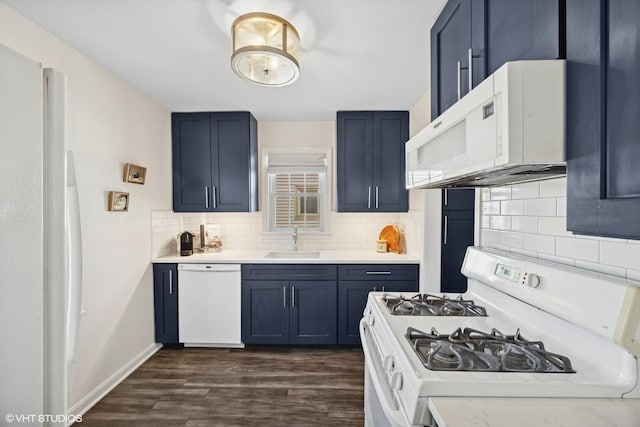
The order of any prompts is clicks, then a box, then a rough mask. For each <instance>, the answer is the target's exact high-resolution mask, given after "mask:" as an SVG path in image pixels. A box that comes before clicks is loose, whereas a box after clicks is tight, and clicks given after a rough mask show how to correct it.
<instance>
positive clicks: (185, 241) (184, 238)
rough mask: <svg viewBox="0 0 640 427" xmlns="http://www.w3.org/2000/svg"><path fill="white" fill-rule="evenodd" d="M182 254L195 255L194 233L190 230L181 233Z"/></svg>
mask: <svg viewBox="0 0 640 427" xmlns="http://www.w3.org/2000/svg"><path fill="white" fill-rule="evenodd" d="M180 255H181V256H189V255H193V234H191V233H189V232H188V231H185V232H184V233H182V234H180Z"/></svg>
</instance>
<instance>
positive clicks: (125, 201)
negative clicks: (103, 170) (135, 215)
mask: <svg viewBox="0 0 640 427" xmlns="http://www.w3.org/2000/svg"><path fill="white" fill-rule="evenodd" d="M128 210H129V193H124V192H122V191H109V211H111V212H127V211H128Z"/></svg>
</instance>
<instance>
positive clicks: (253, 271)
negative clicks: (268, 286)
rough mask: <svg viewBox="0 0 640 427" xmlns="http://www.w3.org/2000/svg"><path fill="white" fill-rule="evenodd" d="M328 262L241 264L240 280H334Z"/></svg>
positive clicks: (334, 276)
mask: <svg viewBox="0 0 640 427" xmlns="http://www.w3.org/2000/svg"><path fill="white" fill-rule="evenodd" d="M336 277H337V267H336V266H335V265H330V264H326V265H323V264H243V265H242V280H336Z"/></svg>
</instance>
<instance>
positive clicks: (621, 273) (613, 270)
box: [576, 259, 627, 278]
mask: <svg viewBox="0 0 640 427" xmlns="http://www.w3.org/2000/svg"><path fill="white" fill-rule="evenodd" d="M576 267H578V268H582V269H583V270H589V271H595V272H596V273H602V274H609V275H611V276H616V277H621V278H626V276H627V271H626V270H625V269H624V268H620V267H612V266H610V265H606V264H598V263H595V262H588V261H580V260H578V259H577V260H576Z"/></svg>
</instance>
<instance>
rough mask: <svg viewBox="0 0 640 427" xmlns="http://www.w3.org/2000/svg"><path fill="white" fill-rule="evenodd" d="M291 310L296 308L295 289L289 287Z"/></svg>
mask: <svg viewBox="0 0 640 427" xmlns="http://www.w3.org/2000/svg"><path fill="white" fill-rule="evenodd" d="M291 308H296V287H295V286H292V287H291Z"/></svg>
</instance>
